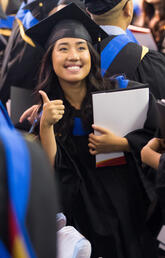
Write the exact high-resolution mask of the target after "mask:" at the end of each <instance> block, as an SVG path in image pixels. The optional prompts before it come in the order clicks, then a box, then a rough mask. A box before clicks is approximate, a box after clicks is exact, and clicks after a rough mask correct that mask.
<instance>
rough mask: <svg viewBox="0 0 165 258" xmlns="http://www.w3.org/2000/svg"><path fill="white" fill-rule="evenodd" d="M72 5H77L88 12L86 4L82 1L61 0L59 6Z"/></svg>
mask: <svg viewBox="0 0 165 258" xmlns="http://www.w3.org/2000/svg"><path fill="white" fill-rule="evenodd" d="M70 3H74V4H76V5H77V6H78V7H79V8H81V9H82V10H84V11H85V10H86V8H85V4H84V3H83V2H82V1H81V0H59V1H58V5H68V4H70Z"/></svg>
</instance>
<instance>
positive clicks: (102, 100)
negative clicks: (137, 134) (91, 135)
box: [92, 88, 149, 167]
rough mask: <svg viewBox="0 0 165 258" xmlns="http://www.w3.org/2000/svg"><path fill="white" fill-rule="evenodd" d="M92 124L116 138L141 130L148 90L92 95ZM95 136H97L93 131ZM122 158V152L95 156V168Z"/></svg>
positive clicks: (146, 109) (129, 90)
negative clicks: (104, 129) (116, 136)
mask: <svg viewBox="0 0 165 258" xmlns="http://www.w3.org/2000/svg"><path fill="white" fill-rule="evenodd" d="M92 100H93V114H94V124H95V125H97V126H101V127H103V128H106V129H109V130H110V131H111V132H113V133H115V134H116V135H118V136H121V137H123V136H125V135H126V134H128V133H129V132H131V131H134V130H136V129H141V128H143V126H144V123H145V120H146V118H147V111H148V105H149V89H148V88H138V89H137V88H136V89H133V88H132V89H124V90H119V91H111V92H101V93H93V94H92ZM95 134H96V135H99V134H98V132H97V131H95ZM123 156H124V153H122V152H115V153H105V154H97V155H96V166H97V167H99V166H106V164H107V163H109V165H110V163H111V162H112V163H113V161H115V159H117V158H121V157H123Z"/></svg>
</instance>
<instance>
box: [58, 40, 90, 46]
mask: <svg viewBox="0 0 165 258" xmlns="http://www.w3.org/2000/svg"><path fill="white" fill-rule="evenodd" d="M69 44H70V43H68V42H62V43H59V45H58V47H60V46H68V45H69ZM81 44H85V45H86V44H87V43H86V42H85V41H78V42H76V45H81Z"/></svg>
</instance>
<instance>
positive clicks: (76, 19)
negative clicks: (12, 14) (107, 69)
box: [26, 3, 108, 48]
mask: <svg viewBox="0 0 165 258" xmlns="http://www.w3.org/2000/svg"><path fill="white" fill-rule="evenodd" d="M26 35H28V36H29V37H30V38H31V39H32V40H33V41H34V42H36V43H38V44H39V45H40V46H42V47H43V48H48V47H49V46H50V45H51V44H54V43H55V41H56V40H58V39H61V38H66V37H71V38H82V39H84V40H87V41H90V42H91V43H92V44H96V43H97V42H98V41H100V40H102V39H104V38H106V37H107V36H108V35H107V34H106V32H105V31H103V30H102V29H101V28H100V27H99V26H98V25H97V24H96V23H95V22H94V21H92V20H91V18H90V17H89V16H88V15H86V14H85V12H84V11H82V10H81V9H80V8H79V7H78V6H76V5H75V4H74V3H71V4H69V5H67V6H66V7H64V8H62V9H61V10H59V11H58V12H56V13H54V14H53V15H51V16H49V17H47V18H46V19H44V20H42V21H41V22H39V23H38V24H37V25H35V26H33V27H31V28H30V29H28V30H27V31H26Z"/></svg>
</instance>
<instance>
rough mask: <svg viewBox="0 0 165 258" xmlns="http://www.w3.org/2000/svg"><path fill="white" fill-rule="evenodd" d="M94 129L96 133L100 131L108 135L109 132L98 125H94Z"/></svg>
mask: <svg viewBox="0 0 165 258" xmlns="http://www.w3.org/2000/svg"><path fill="white" fill-rule="evenodd" d="M92 128H93V129H94V130H96V131H98V132H99V133H101V134H106V133H107V132H108V129H105V128H103V127H101V126H97V125H92Z"/></svg>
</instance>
